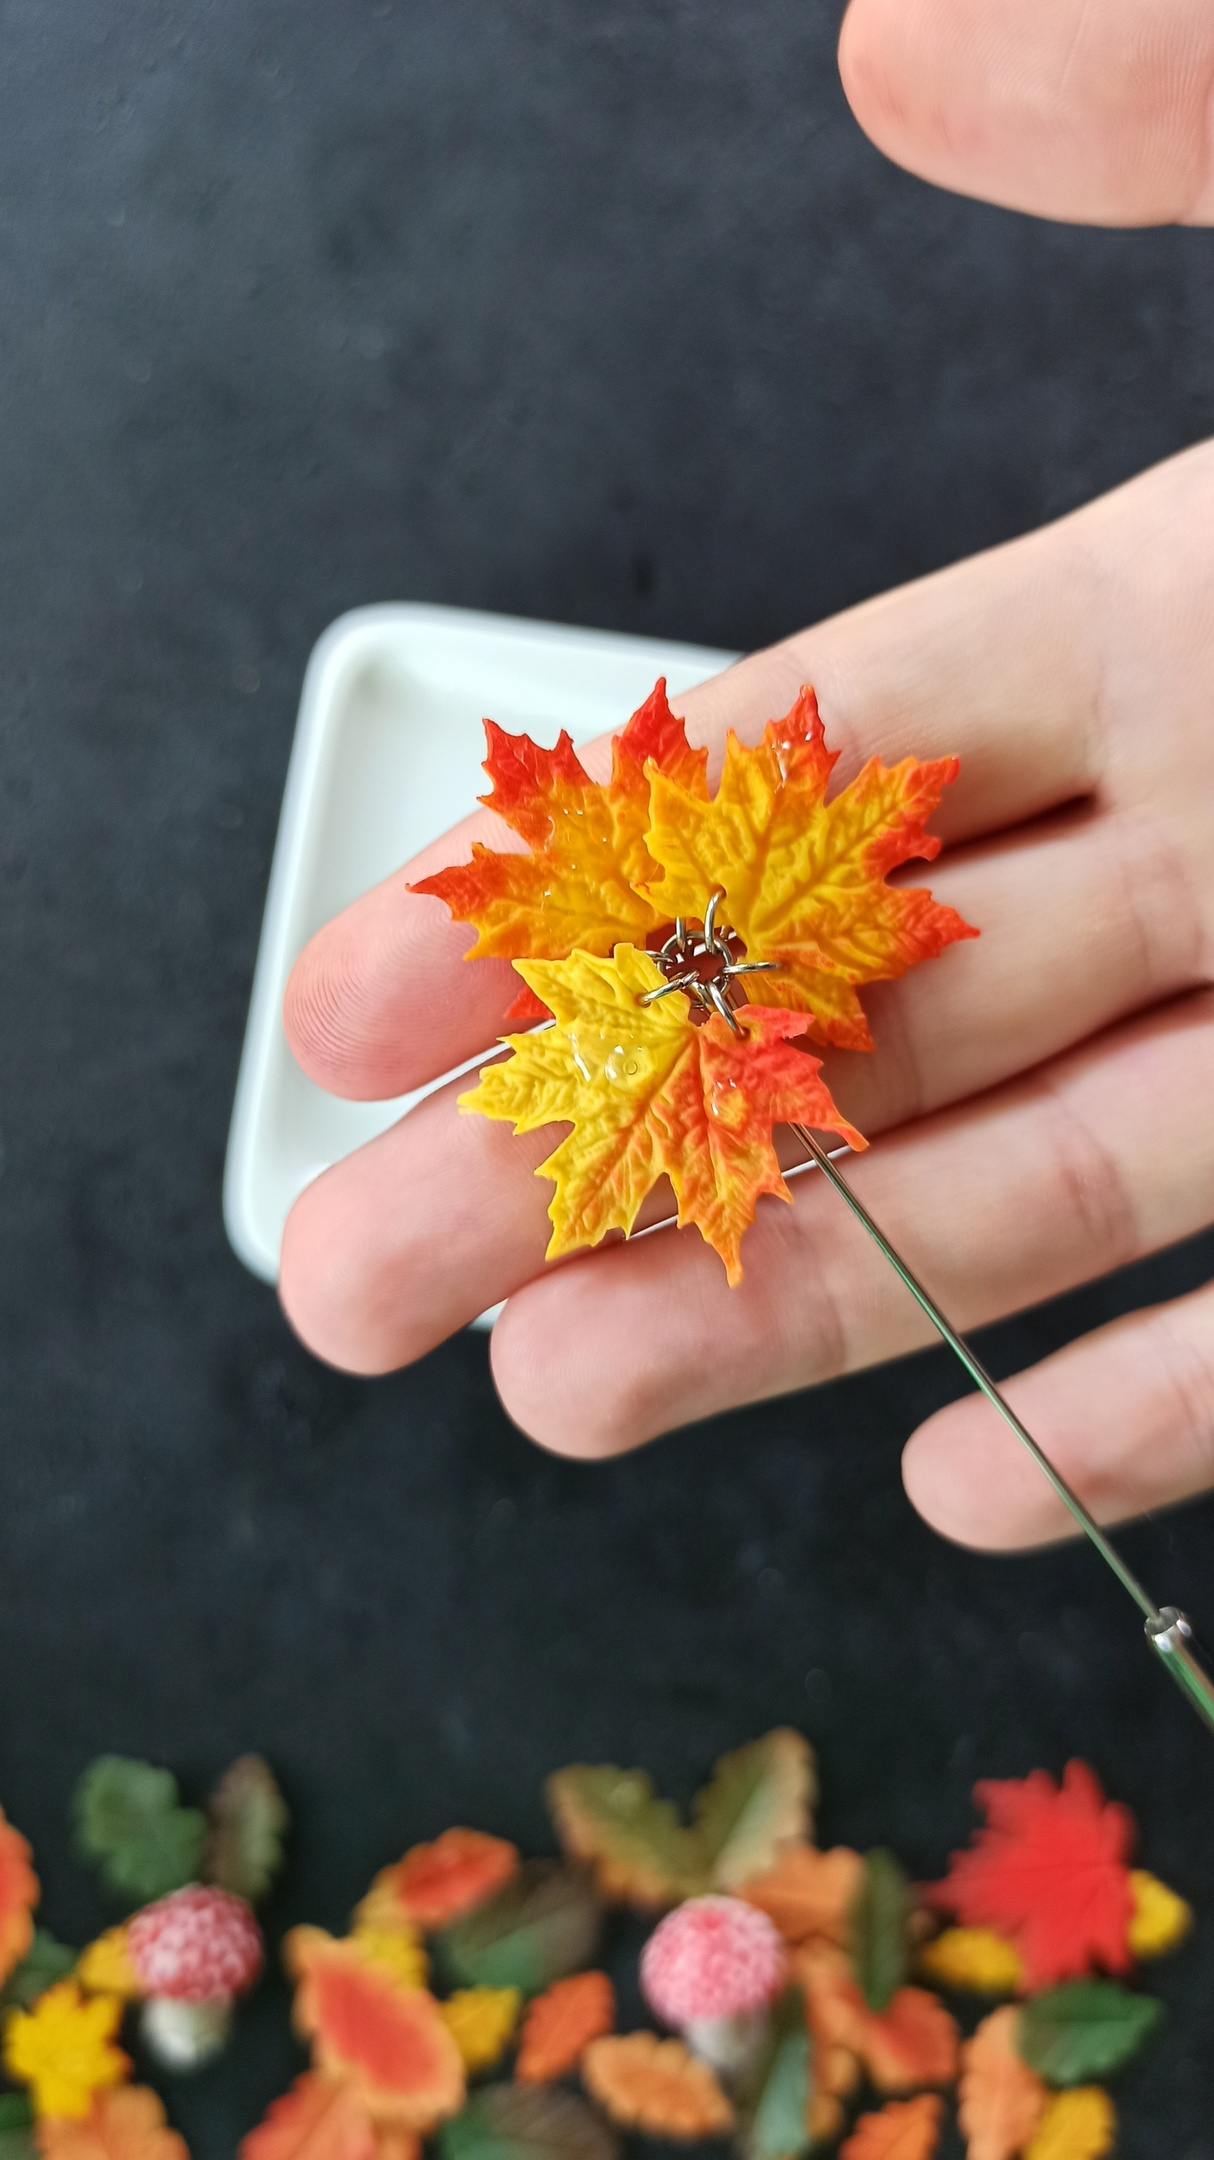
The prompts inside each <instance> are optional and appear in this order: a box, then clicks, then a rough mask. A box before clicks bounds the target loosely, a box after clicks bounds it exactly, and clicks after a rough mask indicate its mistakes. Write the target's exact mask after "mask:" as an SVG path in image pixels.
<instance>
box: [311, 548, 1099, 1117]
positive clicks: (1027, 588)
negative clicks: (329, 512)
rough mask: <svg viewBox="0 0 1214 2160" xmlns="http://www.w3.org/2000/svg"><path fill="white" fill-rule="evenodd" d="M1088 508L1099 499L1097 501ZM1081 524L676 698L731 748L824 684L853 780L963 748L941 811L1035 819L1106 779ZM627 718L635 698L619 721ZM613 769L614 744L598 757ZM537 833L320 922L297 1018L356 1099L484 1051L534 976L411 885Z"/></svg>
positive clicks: (443, 851)
mask: <svg viewBox="0 0 1214 2160" xmlns="http://www.w3.org/2000/svg"><path fill="white" fill-rule="evenodd" d="M1085 514H1087V515H1090V513H1085ZM1075 522H1076V521H1075V520H1067V521H1065V522H1064V523H1063V524H1060V525H1058V526H1054V527H1052V528H1047V529H1046V530H1045V531H1044V532H1041V533H1037V534H1033V535H1031V536H1029V537H1028V538H1027V539H1024V540H1019V541H1015V542H1013V543H1011V544H1009V545H1007V546H1005V547H1002V548H999V549H995V550H992V551H991V552H990V553H989V554H986V555H982V556H977V557H974V558H972V559H971V560H970V561H968V562H965V563H963V564H961V565H959V566H957V567H955V568H952V569H949V570H946V571H942V572H938V573H937V574H935V575H934V576H932V577H928V578H924V579H922V580H920V581H918V582H917V583H915V584H913V585H908V586H904V587H902V588H900V589H899V590H898V591H895V592H893V593H890V594H887V595H884V596H882V597H881V598H880V599H877V600H872V601H868V602H865V603H864V604H862V605H861V606H859V607H856V608H852V609H849V610H848V611H847V612H846V613H845V614H842V615H838V616H835V617H834V618H832V619H831V620H830V621H828V622H825V623H821V624H819V625H817V626H816V627H815V628H813V629H811V630H807V631H804V632H802V633H800V634H799V635H797V636H796V637H792V638H789V639H787V640H786V641H785V642H783V643H782V644H779V645H775V646H772V647H770V648H769V649H768V650H767V651H765V652H761V653H757V654H755V655H753V656H752V657H751V658H749V659H746V660H743V661H741V662H739V663H738V665H737V666H735V667H733V668H730V669H728V670H727V671H726V672H725V673H724V674H723V675H720V676H717V677H715V678H714V679H713V680H712V681H710V682H707V683H705V684H703V685H702V686H701V687H700V688H698V689H696V690H693V691H691V692H689V693H688V694H687V695H685V696H683V697H681V698H676V699H675V700H674V701H673V702H674V706H675V710H676V711H678V712H681V713H682V714H683V715H684V717H685V718H686V722H687V731H688V734H689V736H690V737H691V739H692V741H693V742H696V743H705V744H707V745H708V748H709V753H710V774H711V772H712V765H713V761H714V759H715V760H717V761H718V762H719V758H720V755H721V753H722V750H723V746H724V741H725V735H726V732H727V730H728V729H730V728H732V729H734V730H735V731H736V733H737V734H738V735H740V736H741V737H742V739H743V740H744V741H750V742H753V741H755V740H756V739H757V738H758V736H759V735H760V734H761V733H762V730H763V728H764V726H765V725H766V723H767V721H768V720H769V719H773V718H776V717H778V716H779V715H780V714H782V713H784V712H785V711H787V710H788V708H789V707H790V706H791V705H792V704H793V702H794V700H795V698H796V695H797V692H798V690H799V689H800V687H801V685H802V683H805V682H812V683H813V684H814V686H815V688H816V690H817V693H818V700H819V704H820V707H821V711H822V716H823V720H824V723H825V727H826V733H827V739H828V741H829V742H830V744H831V746H832V748H835V749H838V750H839V751H840V752H841V756H840V760H839V767H838V777H839V782H840V784H842V783H843V782H845V781H846V780H847V779H849V778H850V777H851V775H852V774H853V773H854V772H856V771H858V770H859V768H860V766H861V765H862V764H863V762H864V760H865V759H866V758H867V757H869V756H871V755H873V754H874V752H875V753H878V754H880V755H882V756H883V757H884V758H885V759H886V760H887V762H891V763H892V762H894V761H895V760H896V759H897V758H899V757H903V756H905V755H907V754H909V753H912V752H913V754H914V755H915V756H917V757H922V758H930V757H935V756H946V755H948V754H950V753H954V752H957V753H959V754H960V757H961V774H960V777H959V779H958V781H957V782H956V784H955V785H954V787H953V788H952V789H950V791H949V795H948V797H947V798H946V801H945V804H944V806H943V808H942V810H941V812H940V814H939V817H938V819H937V821H936V822H937V826H938V829H939V830H940V831H941V832H942V833H943V835H944V837H945V839H946V840H960V839H973V838H976V837H979V836H980V835H982V834H985V833H989V832H991V831H994V830H998V829H1000V828H1001V827H1003V826H1006V825H1012V824H1018V823H1020V822H1022V821H1023V820H1024V819H1027V818H1031V817H1033V816H1036V815H1038V814H1039V813H1041V812H1043V811H1046V810H1049V809H1053V808H1056V807H1057V806H1058V805H1059V804H1061V803H1064V802H1068V801H1071V800H1073V799H1074V798H1076V797H1078V796H1081V795H1083V794H1085V793H1087V792H1088V790H1089V789H1090V788H1091V787H1092V785H1093V784H1094V779H1095V770H1096V764H1097V760H1098V751H1097V745H1096V742H1095V738H1094V729H1093V726H1092V724H1091V719H1092V714H1093V711H1094V705H1095V697H1094V684H1095V682H1096V681H1097V680H1098V666H1097V662H1096V659H1095V656H1094V652H1093V649H1092V645H1091V632H1090V623H1091V610H1090V606H1089V603H1088V592H1087V585H1088V579H1087V574H1086V572H1085V569H1084V561H1085V555H1084V551H1083V549H1082V548H1081V547H1078V546H1076V544H1075V542H1074V539H1073V535H1072V527H1073V525H1074V524H1075ZM626 717H627V716H626V715H625V714H621V716H620V720H621V725H622V724H623V721H624V719H625V718H626ZM582 755H583V757H584V761H585V763H586V764H587V767H588V769H589V770H590V771H591V772H592V773H594V774H595V775H596V776H600V775H602V774H605V770H606V760H607V758H608V757H609V751H608V750H607V747H606V745H605V743H604V742H602V741H600V742H599V743H598V744H594V745H591V746H590V748H589V749H588V750H587V751H585V752H584V753H582ZM473 840H481V841H483V842H484V843H485V844H486V845H488V846H491V847H495V848H502V847H503V846H511V847H518V846H519V845H520V843H519V842H518V840H517V839H516V838H515V837H514V835H513V834H511V833H509V832H508V830H507V828H506V827H505V826H504V825H503V824H502V822H501V820H500V819H498V818H497V817H496V816H494V815H493V814H492V813H491V812H488V811H481V812H479V813H478V814H476V815H474V816H473V817H470V818H468V819H466V820H465V821H464V823H463V824H462V825H460V826H458V827H456V828H455V830H454V831H453V832H451V833H448V834H447V835H445V837H444V838H443V839H441V840H439V841H436V842H435V843H434V845H433V846H432V847H430V848H427V849H426V850H425V852H424V854H422V855H421V856H419V857H417V858H416V859H415V860H414V861H413V862H412V863H410V864H408V865H407V866H406V867H405V868H404V869H403V870H401V871H400V872H398V873H397V874H396V875H395V876H394V877H392V878H389V879H388V880H387V881H386V882H385V883H384V884H382V885H380V886H377V887H376V888H375V889H374V890H373V891H372V892H370V893H368V894H366V895H365V896H364V898H362V899H361V900H358V901H356V902H355V903H354V905H353V906H352V907H350V908H347V909H346V910H345V911H344V913H343V914H341V915H339V916H337V917H336V918H335V919H334V920H333V921H332V922H331V923H329V924H328V925H326V927H325V928H324V929H323V930H321V931H320V932H319V933H318V934H317V936H316V937H314V938H313V939H312V941H311V943H310V944H309V945H308V946H307V947H306V948H305V950H304V952H303V953H302V954H301V955H300V958H299V960H298V961H297V963H296V965H295V968H294V970H293V972H292V975H291V979H290V982H289V984H288V987H287V996H286V1006H285V1018H286V1026H287V1033H288V1037H289V1040H290V1042H291V1046H292V1049H293V1050H294V1052H295V1055H296V1057H297V1058H298V1060H299V1062H300V1064H301V1065H302V1066H303V1068H304V1070H305V1072H307V1073H308V1074H309V1075H310V1077H311V1078H312V1079H313V1080H315V1081H317V1082H318V1083H319V1085H320V1086H322V1087H325V1088H328V1089H329V1090H330V1091H331V1092H332V1093H334V1094H338V1095H347V1096H356V1097H364V1098H370V1099H376V1098H383V1097H390V1096H393V1095H399V1094H403V1093H405V1092H406V1090H408V1089H410V1088H415V1087H420V1086H422V1085H424V1083H425V1082H426V1081H428V1080H431V1079H434V1078H436V1077H437V1076H438V1075H440V1074H442V1073H444V1072H447V1071H449V1070H450V1069H451V1067H452V1066H454V1065H457V1064H459V1063H461V1062H462V1061H463V1060H464V1059H466V1058H469V1057H472V1056H474V1055H475V1054H476V1052H477V1051H478V1050H481V1049H484V1048H485V1046H486V1044H487V1043H489V1042H490V1041H491V1040H492V1039H493V1037H494V1036H495V1035H496V1034H497V1033H499V1032H500V1030H501V1027H502V1025H503V1021H504V1015H505V1011H506V1007H507V1006H508V1004H509V1003H510V1001H511V999H512V998H513V997H514V996H515V994H516V993H517V990H518V982H517V978H516V977H515V976H514V973H513V970H512V969H511V968H510V967H509V965H508V964H507V963H505V962H498V961H488V960H481V961H478V962H477V964H476V965H475V966H474V967H465V966H464V965H463V955H464V954H465V952H466V951H467V949H468V947H469V946H470V945H471V944H472V942H473V935H474V934H473V932H472V931H471V930H470V929H469V928H468V927H467V926H466V925H464V924H459V923H453V922H452V921H451V919H450V917H449V916H448V913H447V910H446V908H445V907H444V906H443V904H442V903H441V902H440V901H438V900H435V899H433V898H430V897H428V896H425V895H422V894H417V893H411V892H409V891H408V889H407V888H408V886H409V884H410V883H411V882H412V881H413V880H415V879H416V878H418V877H421V876H424V875H427V874H428V873H429V872H431V871H433V870H435V869H438V868H440V867H442V866H444V865H446V864H448V863H452V862H462V861H466V860H467V859H468V856H469V854H470V851H471V846H472V842H473Z"/></svg>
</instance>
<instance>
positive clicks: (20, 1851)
mask: <svg viewBox="0 0 1214 2160" xmlns="http://www.w3.org/2000/svg"><path fill="white" fill-rule="evenodd" d="M32 1859H33V1854H32V1852H31V1851H30V1848H29V1845H28V1844H27V1843H26V1840H25V1839H24V1838H23V1837H22V1835H21V1832H20V1831H19V1830H14V1828H13V1825H12V1824H11V1823H10V1822H8V1821H7V1820H6V1819H5V1814H4V1809H3V1808H0V1985H3V1983H4V1981H6V1980H7V1979H8V1976H9V1974H10V1973H11V1972H12V1970H13V1968H14V1966H16V1965H19V1964H20V1963H21V1960H22V1958H23V1957H24V1956H25V1954H26V1952H27V1951H28V1949H29V1946H30V1944H31V1943H32V1942H33V1939H34V1922H33V1919H32V1917H31V1916H32V1914H33V1910H34V1907H35V1905H36V1904H37V1903H38V1877H37V1876H36V1875H35V1873H34V1870H33V1868H32V1867H31V1866H30V1862H31V1860H32Z"/></svg>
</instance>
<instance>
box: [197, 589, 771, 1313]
mask: <svg viewBox="0 0 1214 2160" xmlns="http://www.w3.org/2000/svg"><path fill="white" fill-rule="evenodd" d="M733 657H734V655H733V654H732V653H724V652H714V651H711V650H709V649H707V648H704V647H700V646H693V645H668V644H665V643H662V642H659V641H658V640H656V639H653V638H639V637H619V636H615V635H613V634H611V633H609V632H607V631H602V630H571V629H565V628H563V627H560V626H558V625H556V624H552V623H537V622H520V621H516V620H513V619H512V618H510V617H508V616H500V615H476V614H471V613H468V612H466V611H465V610H463V609H461V608H439V607H420V606H416V607H415V606H409V605H401V606H391V607H370V608H359V609H358V610H357V611H356V612H355V613H353V614H351V615H343V616H341V617H340V619H339V620H338V621H337V622H335V623H333V624H332V625H331V626H330V628H329V629H328V630H326V631H325V633H324V636H323V637H322V638H321V639H320V642H319V643H318V645H317V646H316V649H315V651H314V652H313V654H312V657H311V659H310V661H309V663H308V670H307V674H306V675H305V677H304V685H303V695H302V698H301V700H300V707H299V719H298V721H297V723H296V729H295V741H294V745H293V748H292V751H291V762H290V767H289V769H288V773H287V784H286V789H285V792H284V794H283V801H282V812H281V816H280V818H279V824H278V840H277V844H276V846H275V849H274V863H273V867H272V869H271V872H270V885H269V891H268V894H267V897H266V911H265V918H264V920H263V922H262V926H261V943H260V945H259V947H258V953H257V967H256V971H255V973H254V976H253V991H252V997H251V999H250V1003H249V1020H248V1027H247V1029H246V1031H245V1041H244V1053H243V1055H242V1058H241V1062H240V1076H239V1079H238V1081H237V1085H236V1101H235V1106H234V1108H233V1112H232V1129H231V1133H230V1135H229V1139H228V1155H227V1166H226V1170H225V1174H224V1193H223V1206H224V1220H225V1223H226V1225H227V1231H228V1236H229V1238H230V1239H231V1241H232V1244H233V1246H234V1247H235V1250H236V1252H237V1253H238V1254H239V1256H240V1258H241V1259H242V1260H243V1261H244V1263H245V1265H246V1266H247V1267H249V1268H251V1269H252V1270H253V1273H254V1274H255V1275H260V1276H261V1277H262V1278H263V1280H264V1281H266V1282H274V1281H275V1280H276V1279H277V1275H278V1250H279V1245H280V1243H281V1241H282V1230H283V1224H284V1223H285V1221H286V1218H287V1213H288V1211H289V1209H290V1207H291V1205H292V1202H293V1201H294V1200H295V1199H296V1198H297V1196H298V1194H299V1193H301V1192H302V1191H303V1188H304V1186H305V1185H307V1184H308V1183H309V1182H310V1180H311V1179H312V1178H314V1177H316V1176H317V1175H318V1174H319V1173H320V1171H322V1170H325V1169H327V1168H328V1166H329V1164H330V1163H334V1162H337V1161H339V1160H340V1158H341V1157H342V1156H343V1155H348V1154H349V1153H350V1152H351V1150H352V1149H354V1148H356V1147H361V1145H362V1144H363V1142H364V1141H365V1140H370V1139H373V1138H374V1136H375V1135H376V1134H377V1133H381V1132H383V1131H384V1130H385V1129H386V1128H387V1127H388V1126H389V1125H392V1124H394V1123H395V1122H396V1120H397V1118H399V1117H400V1116H402V1114H404V1113H405V1112H407V1111H408V1110H409V1109H410V1108H411V1107H412V1105H413V1104H414V1103H415V1102H417V1101H419V1100H420V1097H421V1095H422V1094H424V1093H427V1092H428V1090H426V1089H421V1090H419V1091H418V1092H417V1093H415V1094H412V1095H402V1096H399V1097H397V1098H396V1099H395V1100H393V1101H391V1102H376V1103H353V1102H343V1101H342V1100H341V1099H340V1098H339V1097H337V1096H336V1095H329V1094H326V1093H325V1091H324V1089H323V1088H318V1087H316V1086H314V1085H313V1083H312V1082H311V1081H310V1080H308V1079H306V1078H305V1077H304V1075H303V1073H302V1072H301V1071H300V1069H299V1067H298V1065H297V1064H296V1063H295V1060H294V1058H293V1057H292V1056H291V1053H290V1050H289V1049H288V1048H287V1041H286V1036H285V1034H284V1032H283V1025H282V998H283V991H284V989H285V987H286V980H287V976H288V974H289V973H290V970H291V966H292V963H293V961H294V960H295V957H296V955H297V953H298V952H299V951H300V949H301V948H302V947H303V946H304V945H305V944H306V943H307V940H308V939H309V937H311V935H312V933H313V931H314V930H317V929H319V927H320V925H321V924H322V923H324V922H327V921H328V920H329V917H330V916H331V915H335V914H336V913H337V911H338V909H339V908H343V907H345V906H347V905H348V903H349V902H350V901H351V900H355V899H357V897H358V895H359V894H360V893H363V892H366V891H367V890H368V889H369V888H370V887H371V886H372V885H376V884H378V883H379V881H380V879H381V878H385V877H387V876H388V875H389V874H390V872H391V871H393V870H395V869H397V868H398V867H399V866H400V864H401V863H404V862H407V861H408V859H409V857H410V856H411V855H414V854H416V853H417V850H418V849H419V848H421V847H424V846H425V844H426V842H427V841H428V840H433V839H435V838H437V836H438V834H439V833H441V832H444V831H445V830H446V828H447V827H448V826H449V825H454V824H455V823H456V822H457V820H458V819H459V818H461V817H464V816H465V815H466V814H467V812H468V811H469V810H470V809H471V808H472V807H473V805H474V802H475V799H476V797H477V795H478V794H480V792H481V791H482V789H483V788H484V786H485V784H486V783H485V779H484V776H483V774H482V772H481V770H480V763H481V759H482V757H483V756H484V730H483V728H482V726H481V721H482V718H483V716H484V715H485V714H486V713H488V714H491V715H492V717H493V718H494V719H495V720H498V721H500V722H501V724H502V726H503V727H505V728H508V729H510V730H511V732H513V733H517V732H519V731H520V730H522V729H526V730H527V732H528V733H529V734H531V735H533V736H534V737H535V738H536V740H537V741H539V742H543V743H547V744H550V743H553V742H555V740H556V737H557V735H558V733H559V731H560V729H561V728H562V727H567V728H568V729H569V732H570V734H571V735H572V736H573V739H574V741H575V742H585V741H587V740H588V739H589V738H590V737H591V736H594V735H600V734H604V733H606V732H607V731H609V730H610V729H613V728H618V727H622V726H623V723H624V721H625V720H626V719H627V718H628V715H629V713H630V712H632V711H633V710H634V708H635V707H636V706H637V705H639V704H640V703H641V702H642V700H643V699H644V698H645V697H647V696H648V694H649V692H650V690H652V688H653V685H654V683H655V682H656V680H657V678H658V676H659V675H665V676H666V678H667V681H668V683H669V685H670V689H671V690H672V692H673V691H679V690H685V689H689V688H690V687H691V685H692V684H693V683H695V682H698V681H700V680H701V679H702V678H703V677H704V676H705V675H711V674H715V673H716V672H717V670H718V669H720V668H722V667H725V666H727V665H728V664H729V662H730V661H731V660H732V659H733ZM470 1062H471V1063H475V1062H476V1060H475V1059H473V1060H470ZM444 1077H446V1076H445V1075H444ZM433 1084H434V1085H435V1086H438V1085H439V1082H438V1081H435V1082H434V1083H433Z"/></svg>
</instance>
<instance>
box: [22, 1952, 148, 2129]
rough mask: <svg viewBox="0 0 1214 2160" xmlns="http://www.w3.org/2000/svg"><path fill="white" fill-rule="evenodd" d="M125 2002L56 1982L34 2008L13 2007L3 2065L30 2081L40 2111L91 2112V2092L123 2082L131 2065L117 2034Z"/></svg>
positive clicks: (69, 2113)
mask: <svg viewBox="0 0 1214 2160" xmlns="http://www.w3.org/2000/svg"><path fill="white" fill-rule="evenodd" d="M121 2022H122V2004H121V2002H120V2001H119V2000H118V1998H117V1997H116V1996H113V1995H90V1996H85V1995H82V1994H81V1992H80V1989H79V1988H78V1987H77V1985H76V1983H75V1981H74V1980H60V1981H57V1982H56V1984H55V1986H54V1987H51V1988H48V1989H47V1990H46V1993H45V1994H43V1995H40V1996H39V1997H38V2000H37V2002H36V2003H35V2004H34V2006H33V2008H32V2009H31V2010H11V2011H10V2012H9V2014H8V2018H7V2020H6V2022H5V2027H4V2067H5V2069H6V2070H7V2071H8V2073H9V2076H10V2077H13V2078H16V2079H17V2080H18V2081H19V2082H20V2083H21V2084H23V2085H28V2086H29V2088H30V2094H31V2097H32V2099H33V2103H34V2112H35V2114H37V2115H63V2116H84V2115H87V2114H88V2112H89V2110H90V2108H91V2107H92V2104H93V2095H94V2093H96V2092H100V2091H102V2089H103V2088H104V2087H105V2086H107V2085H120V2084H121V2083H122V2082H123V2081H124V2080H125V2079H126V2078H128V2077H129V2076H130V2074H131V2065H130V2063H129V2061H128V2060H127V2057H126V2056H125V2055H124V2054H123V2053H122V2050H121V2048H118V2047H115V2045H114V2035H115V2033H116V2032H117V2030H118V2027H119V2025H120V2024H121Z"/></svg>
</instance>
